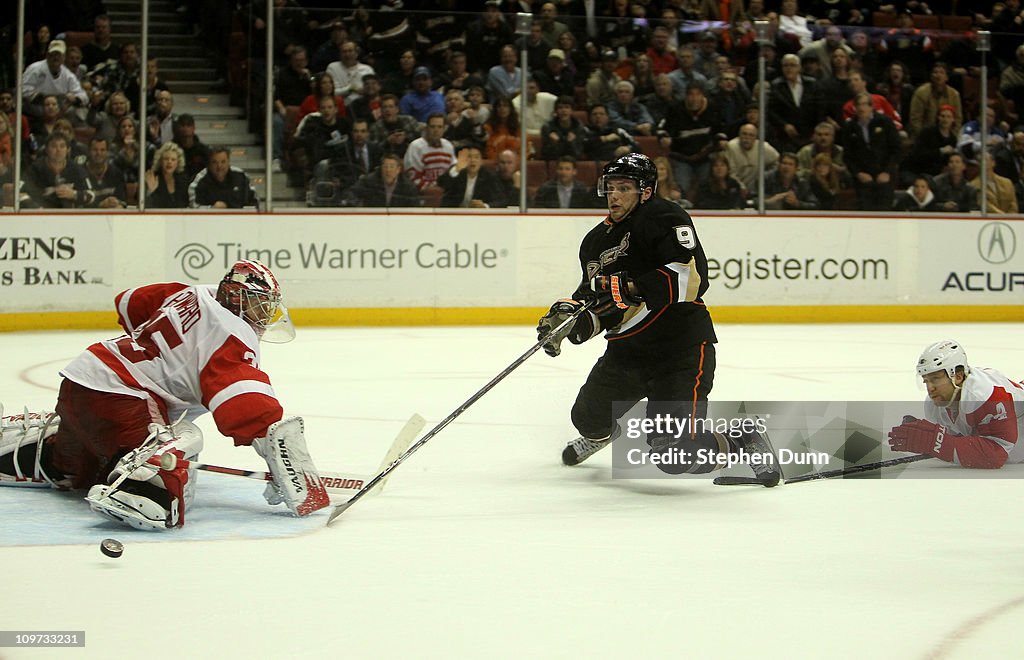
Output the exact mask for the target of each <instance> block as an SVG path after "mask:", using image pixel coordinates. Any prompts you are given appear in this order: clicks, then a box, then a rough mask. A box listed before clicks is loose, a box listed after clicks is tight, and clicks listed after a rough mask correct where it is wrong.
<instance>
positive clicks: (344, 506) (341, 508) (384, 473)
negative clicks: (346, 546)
mask: <svg viewBox="0 0 1024 660" xmlns="http://www.w3.org/2000/svg"><path fill="white" fill-rule="evenodd" d="M595 302H596V299H592V300H588V301H587V302H585V303H583V305H581V306H580V308H579V309H577V310H576V311H575V312H573V313H572V315H571V316H570V317H569V318H567V319H565V320H564V321H562V322H561V323H559V324H558V325H557V326H556V327H554V328H552V329H551V331H549V332H548V333H547V334H546V335H544V336H543V337H541V338H540V339H539V340H537V343H536V344H534V345H533V346H531V347H530V348H529V349H527V351H526V352H525V353H523V354H522V355H520V356H519V357H518V358H516V359H515V361H514V362H512V364H510V365H508V366H507V367H505V368H504V369H503V370H502V371H501V373H499V374H498V375H497V376H495V377H494V378H492V379H491V380H490V381H489V382H488V383H487V384H486V385H484V386H483V387H481V388H480V389H479V390H477V392H476V394H474V395H473V396H471V397H469V398H468V399H466V401H465V402H464V403H463V404H462V405H461V406H459V407H458V408H456V409H455V410H454V411H452V413H451V414H450V415H448V416H447V417H445V418H444V419H442V420H441V421H440V422H438V424H437V426H435V427H434V428H432V429H430V430H429V431H428V432H427V434H426V435H424V436H423V437H422V438H420V439H419V440H417V441H416V442H415V443H414V444H413V445H412V446H411V447H409V448H408V449H406V450H405V451H404V452H402V453H401V454H400V455H399V456H398V458H396V459H395V460H393V461H392V462H391V464H390V465H388V466H387V467H386V468H384V469H383V470H381V471H380V473H379V474H377V476H375V477H374V478H373V479H370V481H369V482H367V483H366V484H365V485H364V486H363V487H362V488H360V489H359V490H358V491H356V494H355V495H353V496H352V497H350V498H349V500H348V501H347V502H343V503H341V504H338V505H337V506H335V507H334V510H333V511H331V517H330V518H328V519H327V524H328V525H330V524H331V523H332V522H334V520H335V519H336V518H337V517H338V516H340V515H341V514H343V513H345V511H346V510H348V508H349V507H350V506H352V505H353V504H355V503H356V502H358V501H359V499H360V498H361V497H363V496H364V495H366V494H367V493H368V492H369V491H371V490H372V489H373V488H374V487H375V486H376V485H377V484H379V483H380V482H382V481H383V480H385V479H387V477H388V475H389V474H391V472H392V471H394V469H395V468H397V467H398V466H399V465H401V464H402V462H403V461H405V459H407V458H409V457H410V456H412V455H413V454H414V453H416V450H417V449H419V448H420V447H422V446H423V445H425V444H427V441H429V440H430V439H431V438H433V437H434V436H435V435H437V434H438V433H440V432H441V430H442V429H444V427H446V426H448V425H449V424H451V423H452V422H453V421H454V420H455V418H456V417H458V416H459V415H461V414H462V413H464V412H466V409H467V408H469V407H470V406H471V405H473V404H474V403H476V402H477V401H479V400H480V398H481V397H483V395H485V394H487V393H488V392H490V391H491V389H492V388H494V386H495V385H497V384H498V383H500V382H501V381H502V380H504V379H505V377H506V376H508V375H509V374H510V373H512V372H513V371H515V370H516V369H518V368H519V366H520V365H522V364H523V363H524V362H526V360H527V359H529V357H530V356H531V355H533V354H534V353H536V352H537V351H539V350H540V349H541V348H542V347H543V346H544V344H545V343H546V342H547V341H548V340H549V339H551V337H553V336H555V335H557V334H558V333H559V332H561V331H562V330H564V329H566V328H568V327H569V326H570V325H571V324H572V323H575V322H576V319H577V318H579V316H580V315H581V314H583V313H584V312H585V311H587V310H588V309H590V308H591V307H592V306H593V305H594V303H595Z"/></svg>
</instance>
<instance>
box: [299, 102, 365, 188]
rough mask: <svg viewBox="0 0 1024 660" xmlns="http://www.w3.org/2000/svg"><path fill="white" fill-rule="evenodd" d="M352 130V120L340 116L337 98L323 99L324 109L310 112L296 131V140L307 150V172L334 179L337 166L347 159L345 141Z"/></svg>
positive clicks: (321, 104)
mask: <svg viewBox="0 0 1024 660" xmlns="http://www.w3.org/2000/svg"><path fill="white" fill-rule="evenodd" d="M351 131H352V126H351V124H349V122H348V120H345V119H342V118H341V117H339V116H338V107H337V106H336V105H335V104H334V97H333V96H325V97H323V98H322V99H320V112H315V113H313V114H311V115H306V117H305V118H304V119H303V120H302V122H301V123H299V127H298V128H297V129H296V131H295V143H296V144H297V145H299V146H301V147H302V149H303V151H304V153H305V157H306V158H305V167H304V169H305V170H306V173H307V175H312V177H313V178H314V179H316V180H317V181H322V180H325V179H330V178H334V177H335V176H336V170H337V168H338V167H339V166H341V164H342V163H345V162H346V161H347V159H346V158H345V143H346V142H347V141H348V135H349V133H350V132H351Z"/></svg>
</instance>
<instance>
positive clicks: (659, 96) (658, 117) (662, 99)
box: [640, 73, 679, 126]
mask: <svg viewBox="0 0 1024 660" xmlns="http://www.w3.org/2000/svg"><path fill="white" fill-rule="evenodd" d="M640 102H641V103H643V104H644V107H645V108H647V112H649V113H650V115H651V119H652V120H653V121H654V125H655V126H657V125H658V124H660V123H661V122H662V121H663V120H664V119H665V118H666V117H668V116H669V115H670V114H672V113H673V112H675V111H676V110H677V109H678V107H679V101H678V100H676V98H675V96H674V95H673V89H672V79H671V78H669V77H668V74H664V73H663V74H661V75H659V76H655V77H654V91H653V92H652V93H650V94H647V95H646V96H643V97H642V98H641V99H640Z"/></svg>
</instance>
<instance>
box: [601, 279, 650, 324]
mask: <svg viewBox="0 0 1024 660" xmlns="http://www.w3.org/2000/svg"><path fill="white" fill-rule="evenodd" d="M590 290H591V291H592V292H593V294H594V295H595V296H597V304H596V305H595V306H594V313H595V314H597V315H598V316H601V315H602V314H605V313H607V312H609V311H612V310H614V309H627V308H629V307H637V306H639V305H642V304H643V302H644V299H643V297H642V296H641V295H640V290H639V289H638V288H637V285H636V282H634V281H633V279H632V278H630V276H629V273H627V272H626V271H622V272H620V273H615V274H614V275H598V276H597V277H595V278H593V279H591V280H590Z"/></svg>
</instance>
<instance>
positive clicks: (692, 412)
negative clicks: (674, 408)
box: [690, 341, 707, 438]
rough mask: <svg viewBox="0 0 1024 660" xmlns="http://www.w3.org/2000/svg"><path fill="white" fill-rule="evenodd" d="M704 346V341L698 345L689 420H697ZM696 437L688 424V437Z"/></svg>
mask: <svg viewBox="0 0 1024 660" xmlns="http://www.w3.org/2000/svg"><path fill="white" fill-rule="evenodd" d="M706 345H707V342H706V341H702V342H701V343H700V360H698V362H697V379H696V380H695V381H694V382H693V405H692V406H691V407H690V419H696V418H697V396H698V395H697V388H699V387H700V377H701V376H703V375H704V347H705V346H706ZM696 435H697V434H696V432H695V431H694V429H693V424H690V437H691V438H694V437H696Z"/></svg>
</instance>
